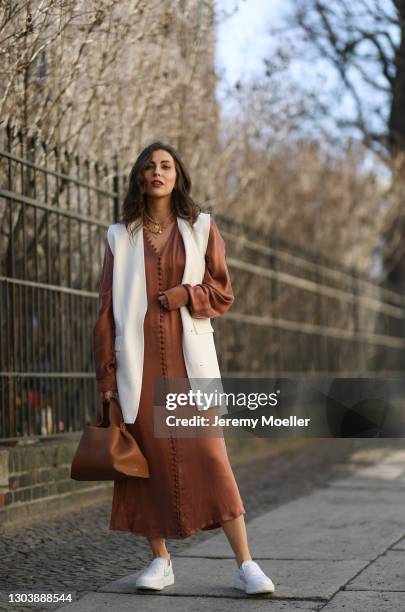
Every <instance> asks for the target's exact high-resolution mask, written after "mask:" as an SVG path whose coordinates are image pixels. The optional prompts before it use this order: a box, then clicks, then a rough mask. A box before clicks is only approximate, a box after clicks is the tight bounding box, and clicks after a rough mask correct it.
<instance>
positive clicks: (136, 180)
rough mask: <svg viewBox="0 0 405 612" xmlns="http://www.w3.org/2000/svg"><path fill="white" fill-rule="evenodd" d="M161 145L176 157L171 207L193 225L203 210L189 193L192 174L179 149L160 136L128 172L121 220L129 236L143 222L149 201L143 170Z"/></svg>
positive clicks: (161, 147)
mask: <svg viewBox="0 0 405 612" xmlns="http://www.w3.org/2000/svg"><path fill="white" fill-rule="evenodd" d="M158 149H163V150H164V151H167V152H168V153H170V155H171V156H172V157H173V159H174V164H175V168H176V175H177V176H176V183H175V186H174V188H173V191H172V194H171V201H170V205H171V209H172V211H173V212H174V213H175V215H176V216H177V217H181V218H182V219H186V220H187V221H189V222H190V224H191V226H193V225H194V223H195V221H196V220H197V217H198V215H199V214H200V212H201V207H200V205H199V204H196V202H194V200H193V198H192V197H191V195H190V191H191V178H190V174H189V172H188V170H187V168H186V166H185V164H184V162H183V161H182V159H181V157H180V155H179V153H178V152H177V151H176V149H175V148H174V147H172V146H171V145H169V144H165V143H163V142H161V141H159V140H157V141H155V142H152V143H151V144H150V145H148V146H147V147H145V148H144V149H143V151H142V152H141V153H140V154H139V156H138V158H137V160H136V161H135V163H134V165H133V166H132V168H131V172H130V173H129V184H128V190H127V193H126V195H125V198H124V203H123V206H122V214H121V219H120V222H121V223H124V224H125V227H126V229H127V231H128V232H129V234H130V237H133V235H134V233H135V231H136V229H137V228H138V227H139V226H140V225H142V219H143V212H144V210H145V208H146V203H147V196H146V191H145V182H144V179H143V171H144V169H145V168H146V166H147V164H148V162H149V161H150V159H151V157H152V153H153V152H154V151H157V150H158Z"/></svg>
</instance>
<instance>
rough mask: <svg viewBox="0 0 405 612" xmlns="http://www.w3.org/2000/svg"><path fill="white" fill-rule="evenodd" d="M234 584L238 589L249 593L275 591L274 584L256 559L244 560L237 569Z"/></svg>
mask: <svg viewBox="0 0 405 612" xmlns="http://www.w3.org/2000/svg"><path fill="white" fill-rule="evenodd" d="M233 586H234V587H235V588H236V589H239V590H241V591H245V593H247V594H248V595H254V594H256V593H273V592H274V584H273V583H272V581H271V580H270V578H269V577H268V576H266V574H265V573H264V572H263V571H262V570H261V569H260V567H259V565H258V564H257V563H256V561H253V560H252V559H248V560H246V561H243V563H242V564H241V566H240V567H239V568H238V569H237V570H236V572H235V575H234V579H233Z"/></svg>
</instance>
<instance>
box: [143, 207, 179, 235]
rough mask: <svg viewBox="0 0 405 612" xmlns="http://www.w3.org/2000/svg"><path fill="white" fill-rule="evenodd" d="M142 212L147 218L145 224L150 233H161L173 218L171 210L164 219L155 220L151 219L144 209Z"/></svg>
mask: <svg viewBox="0 0 405 612" xmlns="http://www.w3.org/2000/svg"><path fill="white" fill-rule="evenodd" d="M143 212H144V215H145V217H146V219H147V222H146V223H145V226H146V228H147V229H148V230H149V231H150V232H152V234H162V233H163V230H165V229H166V227H168V226H169V225H170V223H171V222H172V220H173V219H174V214H173V212H171V213H170V215H169V216H168V217H166V219H164V220H163V221H155V219H152V217H150V216H149V215H148V213H147V212H146V210H144V211H143Z"/></svg>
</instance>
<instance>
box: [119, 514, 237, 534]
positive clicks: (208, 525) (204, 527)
mask: <svg viewBox="0 0 405 612" xmlns="http://www.w3.org/2000/svg"><path fill="white" fill-rule="evenodd" d="M242 514H246V510H245V509H243V510H242V512H233V513H231V514H227V515H226V516H225V517H221V518H220V519H214V520H212V521H209V522H208V523H204V524H203V525H200V527H196V528H195V529H193V530H191V531H189V532H187V533H186V534H182V535H179V533H178V532H177V533H175V534H173V535H170V534H162V533H145V532H143V531H138V530H135V529H131V528H130V527H112V526H111V522H110V525H109V529H110V530H111V531H129V532H130V533H133V534H136V535H142V536H145V537H146V538H164V539H167V540H184V539H185V538H188V537H190V536H191V535H193V534H194V533H197V531H200V530H206V531H208V530H210V529H219V527H222V523H225V522H226V521H229V520H231V519H235V518H238V516H241V515H242Z"/></svg>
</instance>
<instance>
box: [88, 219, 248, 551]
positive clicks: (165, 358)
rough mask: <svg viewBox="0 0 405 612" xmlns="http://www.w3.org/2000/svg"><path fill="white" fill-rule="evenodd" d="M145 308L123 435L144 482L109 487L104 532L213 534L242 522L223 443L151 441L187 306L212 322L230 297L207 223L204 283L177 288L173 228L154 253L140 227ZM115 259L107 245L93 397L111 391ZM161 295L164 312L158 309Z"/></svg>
mask: <svg viewBox="0 0 405 612" xmlns="http://www.w3.org/2000/svg"><path fill="white" fill-rule="evenodd" d="M140 231H143V237H144V256H145V274H146V287H147V298H148V308H147V312H146V315H145V320H144V341H145V344H144V346H145V351H144V367H143V378H142V390H141V397H140V404H139V410H138V415H137V418H136V420H135V423H133V424H131V423H127V428H128V430H129V431H130V432H131V434H132V435H133V436H134V438H135V439H136V441H137V443H138V445H139V447H140V449H141V451H142V452H143V454H144V455H145V457H146V459H147V461H148V464H149V471H150V478H131V479H127V480H122V481H117V480H116V481H115V482H114V492H113V500H112V508H111V519H110V525H109V528H110V529H112V530H122V531H130V532H133V533H135V534H141V535H144V536H147V537H152V538H167V539H178V538H186V537H188V536H190V535H191V534H192V533H194V532H196V531H198V530H199V529H204V530H208V529H215V528H218V527H220V526H221V523H222V522H223V521H226V520H229V519H232V518H236V517H238V516H239V515H241V514H245V508H244V506H243V502H242V499H241V496H240V493H239V489H238V486H237V483H236V480H235V477H234V474H233V472H232V468H231V465H230V462H229V458H228V454H227V449H226V444H225V440H224V438H223V436H217V437H193V438H190V437H183V438H181V437H172V436H170V437H162V438H158V437H154V435H153V431H154V427H153V401H154V386H155V385H154V381H155V379H156V378H169V379H170V378H183V379H185V378H187V370H186V366H185V362H184V356H183V349H182V329H183V328H182V319H181V315H180V310H179V308H180V307H181V306H184V305H186V306H187V308H188V309H189V312H190V314H191V316H193V317H197V318H198V317H200V318H203V317H218V316H220V315H222V314H223V313H224V312H226V310H228V308H229V307H230V306H231V304H232V302H233V300H234V297H233V292H232V287H231V282H230V277H229V273H228V269H227V265H226V261H225V242H224V240H223V238H222V236H221V235H220V233H219V230H218V228H217V226H216V223H215V221H213V220H211V227H210V234H209V239H208V244H207V251H206V255H205V260H206V269H205V275H204V278H203V282H202V283H201V284H199V285H195V286H191V285H188V284H181V282H182V277H183V271H184V265H185V249H184V243H183V238H182V235H181V233H180V231H179V228H178V225H177V222H176V221H175V222H174V223H173V224H172V227H171V230H170V231H169V234H168V237H167V239H166V242H165V244H164V246H163V248H161V250H160V252H158V250H157V248H156V247H155V245H154V244H153V243H152V239H151V237H150V236H149V234H148V231H147V230H146V229H145V228H144V227H143V228H142V229H141V230H140ZM113 261H114V256H113V254H112V252H111V249H110V247H109V245H108V242H107V243H106V248H105V255H104V262H103V270H102V275H101V281H100V287H99V309H98V318H97V321H96V324H95V327H94V336H93V339H94V345H93V348H94V359H95V367H96V378H97V387H98V391H106V390H113V391H117V383H116V377H115V368H116V362H115V354H114V336H115V329H114V316H113V303H112V275H113ZM160 291H164V292H165V295H166V296H167V299H168V305H169V307H165V306H163V305H161V303H160V302H159V300H158V294H159V292H160Z"/></svg>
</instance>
